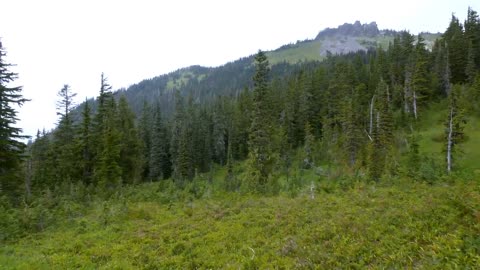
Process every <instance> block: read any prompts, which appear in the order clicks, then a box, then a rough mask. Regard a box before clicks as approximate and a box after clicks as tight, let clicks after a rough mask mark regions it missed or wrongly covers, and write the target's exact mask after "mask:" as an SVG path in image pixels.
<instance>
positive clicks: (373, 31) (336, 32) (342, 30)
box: [315, 21, 380, 39]
mask: <svg viewBox="0 0 480 270" xmlns="http://www.w3.org/2000/svg"><path fill="white" fill-rule="evenodd" d="M378 34H380V31H379V30H378V27H377V23H376V22H371V23H369V24H361V23H360V22H359V21H356V22H355V23H354V24H351V23H344V24H342V25H340V26H338V27H337V28H326V29H325V30H323V31H321V32H320V33H318V35H317V37H316V38H315V39H322V38H325V37H331V36H350V37H358V36H366V37H375V36H377V35H378Z"/></svg>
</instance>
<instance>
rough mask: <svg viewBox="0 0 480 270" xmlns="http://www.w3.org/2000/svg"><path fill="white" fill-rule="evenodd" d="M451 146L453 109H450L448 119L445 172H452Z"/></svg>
mask: <svg viewBox="0 0 480 270" xmlns="http://www.w3.org/2000/svg"><path fill="white" fill-rule="evenodd" d="M452 145H453V107H452V108H450V119H449V121H448V139H447V172H448V173H450V171H451V170H452Z"/></svg>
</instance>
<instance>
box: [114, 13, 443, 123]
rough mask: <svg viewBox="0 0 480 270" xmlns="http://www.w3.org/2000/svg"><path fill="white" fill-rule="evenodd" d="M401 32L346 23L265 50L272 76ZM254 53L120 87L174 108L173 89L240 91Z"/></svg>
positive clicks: (136, 104) (205, 93)
mask: <svg viewBox="0 0 480 270" xmlns="http://www.w3.org/2000/svg"><path fill="white" fill-rule="evenodd" d="M398 33H399V32H396V31H392V30H379V29H378V27H377V24H376V23H375V22H372V23H370V24H360V22H358V21H357V22H355V23H354V24H348V23H346V24H343V25H341V26H339V27H338V28H333V29H332V28H327V29H325V30H323V31H320V32H319V34H318V35H317V36H316V38H315V39H313V40H305V41H298V42H297V43H295V44H288V45H284V46H281V47H280V48H278V49H276V50H274V51H269V52H267V56H268V58H269V62H270V64H271V68H272V72H271V77H272V78H275V77H285V76H288V75H289V74H292V73H294V72H295V71H296V70H298V69H299V68H300V67H301V66H304V65H315V63H318V62H319V61H321V60H323V59H325V57H326V56H327V55H328V54H329V53H331V54H334V55H335V54H346V53H350V52H356V51H367V50H368V49H375V48H377V47H382V48H387V46H388V44H389V42H392V41H393V38H394V36H395V35H396V34H398ZM423 36H424V38H425V39H426V43H427V47H428V48H431V47H432V45H433V42H434V40H435V39H437V38H438V37H439V36H440V34H424V35H423ZM253 72H254V69H253V56H248V57H244V58H241V59H238V60H236V61H233V62H229V63H227V64H225V65H222V66H219V67H213V68H208V67H201V66H191V67H187V68H182V69H179V70H177V71H174V72H171V73H168V74H164V75H160V76H157V77H154V78H151V79H147V80H143V81H141V82H139V83H137V84H134V85H132V86H130V87H129V88H128V89H123V90H120V91H118V93H117V94H118V95H120V94H123V95H125V96H126V97H127V100H128V101H129V103H130V105H131V107H132V108H133V110H134V111H135V112H136V113H137V114H139V113H140V112H141V109H142V106H143V103H144V101H145V100H146V101H149V102H152V101H154V100H157V101H158V102H159V103H160V105H161V107H162V110H164V111H165V112H167V113H168V112H170V111H171V110H172V109H173V107H172V106H173V104H174V102H173V98H174V93H175V91H177V90H178V91H179V92H180V93H181V94H182V95H184V96H188V95H191V96H192V97H193V99H194V100H195V101H197V102H205V101H207V102H208V101H209V100H211V98H212V97H215V96H221V95H228V96H231V95H236V94H237V93H238V91H241V90H243V89H244V88H245V87H249V86H251V85H252V82H251V78H252V75H253Z"/></svg>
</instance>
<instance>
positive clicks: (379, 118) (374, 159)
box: [369, 80, 393, 181]
mask: <svg viewBox="0 0 480 270" xmlns="http://www.w3.org/2000/svg"><path fill="white" fill-rule="evenodd" d="M376 91H377V94H378V96H379V97H380V98H379V102H378V103H379V105H378V108H377V110H376V112H375V125H374V128H373V133H372V143H371V147H370V160H369V173H370V177H371V178H372V179H373V180H375V181H379V180H380V179H381V177H382V175H383V174H384V172H385V167H386V166H390V165H391V164H388V162H390V161H391V160H390V158H389V157H390V155H391V150H392V147H393V116H392V111H391V108H390V99H389V91H388V86H387V84H386V83H385V82H384V81H383V80H381V81H380V82H379V83H378V86H377V90H376Z"/></svg>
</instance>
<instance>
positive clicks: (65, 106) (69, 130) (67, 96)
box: [53, 84, 77, 182]
mask: <svg viewBox="0 0 480 270" xmlns="http://www.w3.org/2000/svg"><path fill="white" fill-rule="evenodd" d="M76 95H77V94H76V93H74V92H72V90H71V89H70V86H69V85H68V84H65V85H64V86H63V88H62V89H61V90H60V91H59V92H58V97H59V98H60V99H59V100H58V101H57V115H59V116H60V121H59V124H58V127H57V129H56V130H55V132H54V138H55V140H54V144H53V147H54V151H55V153H56V163H57V166H55V167H54V169H55V171H56V182H71V181H73V180H76V179H74V178H75V176H76V175H75V174H76V170H77V169H76V167H77V164H76V160H75V154H74V148H75V145H74V128H73V120H72V118H71V111H72V109H73V106H74V101H73V98H74V97H75V96H76Z"/></svg>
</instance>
